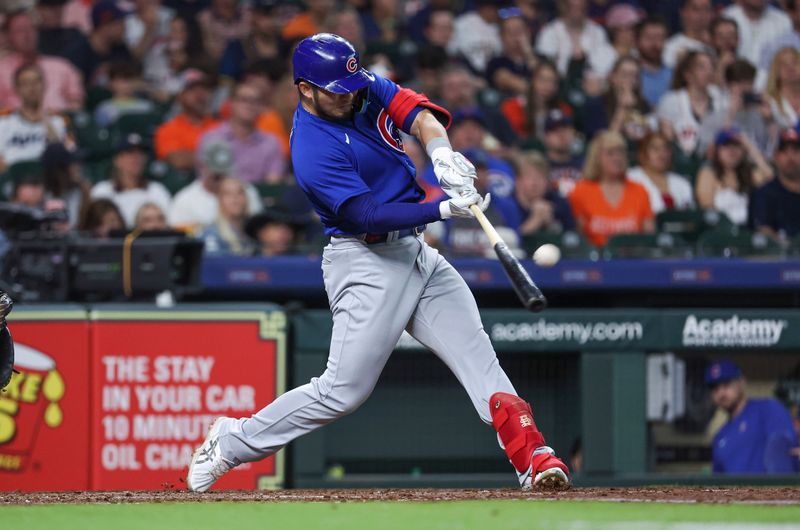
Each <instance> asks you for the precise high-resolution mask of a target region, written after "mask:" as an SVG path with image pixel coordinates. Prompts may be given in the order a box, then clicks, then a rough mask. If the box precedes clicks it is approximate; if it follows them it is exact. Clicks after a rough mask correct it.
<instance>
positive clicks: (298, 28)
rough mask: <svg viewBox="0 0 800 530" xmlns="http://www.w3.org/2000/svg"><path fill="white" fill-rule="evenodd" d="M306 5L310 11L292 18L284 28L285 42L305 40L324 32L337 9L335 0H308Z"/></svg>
mask: <svg viewBox="0 0 800 530" xmlns="http://www.w3.org/2000/svg"><path fill="white" fill-rule="evenodd" d="M305 5H306V7H307V8H308V10H307V11H304V12H303V13H300V14H299V15H295V16H294V17H292V18H291V19H290V20H289V22H287V23H286V25H285V26H284V27H283V31H282V32H281V37H283V40H284V41H285V42H292V41H295V40H300V39H304V38H306V37H310V36H311V35H313V34H315V33H319V32H320V31H322V30H323V28H324V27H325V23H326V22H327V21H328V17H330V16H331V14H332V13H333V10H334V7H335V4H334V2H333V0H306V1H305Z"/></svg>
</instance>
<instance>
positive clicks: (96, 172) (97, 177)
mask: <svg viewBox="0 0 800 530" xmlns="http://www.w3.org/2000/svg"><path fill="white" fill-rule="evenodd" d="M82 167H83V177H84V178H85V179H86V180H88V181H89V182H90V183H91V184H97V183H98V182H100V181H101V180H107V179H110V178H111V171H112V169H113V168H114V163H113V162H112V160H111V158H110V157H109V158H102V159H96V160H92V161H88V162H85V163H84V164H82Z"/></svg>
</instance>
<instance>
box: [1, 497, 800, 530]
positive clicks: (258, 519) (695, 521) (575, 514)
mask: <svg viewBox="0 0 800 530" xmlns="http://www.w3.org/2000/svg"><path fill="white" fill-rule="evenodd" d="M0 520H2V521H4V527H7V528H12V527H13V528H15V529H19V530H37V529H43V530H62V529H63V530H72V529H75V530H134V529H135V530H140V529H146V530H157V529H170V530H179V529H191V530H204V529H209V530H249V529H259V530H262V529H284V528H285V529H293V528H298V529H302V530H314V529H322V530H338V529H342V530H361V529H364V530H367V529H369V530H373V529H381V530H394V529H397V530H472V529H476V530H477V529H480V530H493V529H498V530H514V529H520V530H522V529H525V530H531V529H540V528H541V529H547V530H611V529H613V530H795V529H800V506H754V505H687V504H650V503H648V504H644V503H613V502H567V501H526V500H517V501H513V500H512V501H467V502H438V503H403V502H391V503H389V502H386V503H382V502H381V503H378V502H373V503H346V504H334V503H256V502H253V503H221V502H220V503H197V504H114V505H105V504H96V505H47V506H8V507H3V508H0Z"/></svg>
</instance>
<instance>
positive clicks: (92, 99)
mask: <svg viewBox="0 0 800 530" xmlns="http://www.w3.org/2000/svg"><path fill="white" fill-rule="evenodd" d="M111 96H112V94H111V91H110V90H109V89H107V88H105V87H98V86H91V87H89V88H88V89H87V90H86V104H85V105H84V108H85V109H86V110H87V111H88V112H90V113H94V109H96V108H97V106H98V105H100V103H102V102H104V101H106V100H107V99H111Z"/></svg>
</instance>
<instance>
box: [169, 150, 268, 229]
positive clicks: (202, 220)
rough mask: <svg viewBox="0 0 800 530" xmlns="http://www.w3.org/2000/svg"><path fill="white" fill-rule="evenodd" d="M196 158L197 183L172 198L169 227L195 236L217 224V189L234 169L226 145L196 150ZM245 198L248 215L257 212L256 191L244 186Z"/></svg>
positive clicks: (258, 205)
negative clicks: (192, 233)
mask: <svg viewBox="0 0 800 530" xmlns="http://www.w3.org/2000/svg"><path fill="white" fill-rule="evenodd" d="M197 158H198V159H197V171H198V177H197V179H196V180H195V181H194V182H192V183H191V184H189V185H188V186H186V187H185V188H183V189H182V190H181V191H179V192H178V193H177V194H175V200H174V201H173V202H172V208H171V209H170V210H169V224H170V226H173V227H175V228H180V229H184V230H187V231H190V232H194V233H199V232H200V231H202V229H203V228H205V227H206V226H208V225H210V224H212V223H213V222H214V221H216V220H217V215H218V213H219V201H218V199H217V192H218V191H219V185H220V183H221V182H222V180H223V179H225V178H226V177H228V176H232V173H233V166H234V160H233V158H234V155H233V150H232V148H231V146H230V144H228V143H226V142H211V143H206V144H204V145H203V146H202V147H201V148H200V149H198V153H197ZM245 194H246V195H247V213H248V215H253V214H256V213H258V212H260V211H261V209H262V208H263V206H262V203H261V198H260V197H259V195H258V191H256V189H255V188H254V187H253V186H252V185H251V184H249V183H245Z"/></svg>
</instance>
